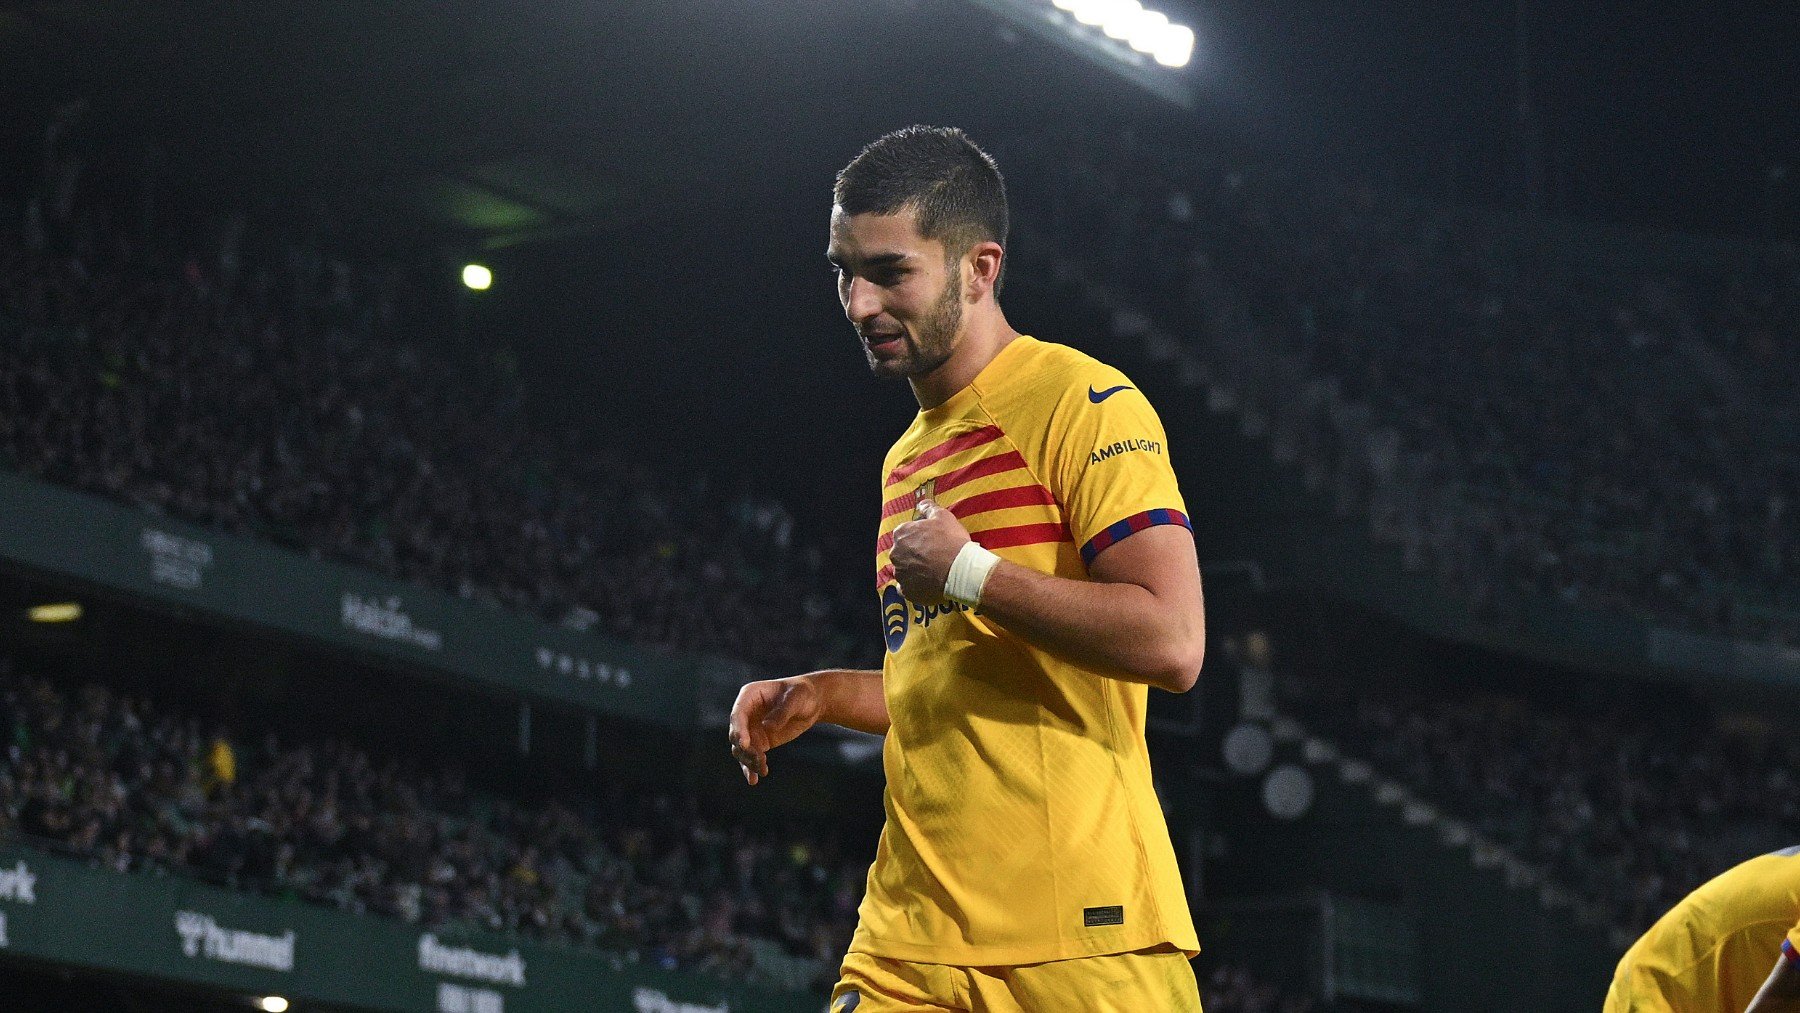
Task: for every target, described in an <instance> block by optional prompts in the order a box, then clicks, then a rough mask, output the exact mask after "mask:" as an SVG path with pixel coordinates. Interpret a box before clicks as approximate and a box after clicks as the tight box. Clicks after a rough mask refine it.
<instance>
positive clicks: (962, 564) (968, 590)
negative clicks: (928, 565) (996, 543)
mask: <svg viewBox="0 0 1800 1013" xmlns="http://www.w3.org/2000/svg"><path fill="white" fill-rule="evenodd" d="M999 565H1000V557H999V556H997V555H995V554H994V553H992V552H989V551H988V550H987V549H984V548H982V547H981V546H980V545H978V544H976V543H975V542H969V543H967V544H965V545H964V546H963V547H962V550H961V551H960V552H958V553H957V554H956V559H955V560H954V561H953V562H952V563H951V564H950V576H949V577H946V578H945V579H944V597H946V598H948V599H950V600H951V601H953V602H955V603H957V604H958V605H967V606H968V607H970V608H974V607H975V606H977V605H980V604H981V588H982V585H984V584H986V583H987V579H988V574H990V573H993V572H994V567H996V566H999Z"/></svg>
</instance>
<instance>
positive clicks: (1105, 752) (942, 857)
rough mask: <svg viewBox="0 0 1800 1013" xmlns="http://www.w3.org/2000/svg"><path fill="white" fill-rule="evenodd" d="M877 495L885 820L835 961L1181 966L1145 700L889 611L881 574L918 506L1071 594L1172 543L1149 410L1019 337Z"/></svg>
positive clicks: (1134, 396) (939, 415)
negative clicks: (1163, 533) (1150, 542)
mask: <svg viewBox="0 0 1800 1013" xmlns="http://www.w3.org/2000/svg"><path fill="white" fill-rule="evenodd" d="M881 481H882V503H883V505H882V510H881V525H880V532H879V534H880V537H879V539H878V541H877V542H876V553H875V555H876V558H875V566H876V578H875V586H876V593H877V594H878V595H879V596H880V600H881V605H882V621H883V632H884V635H885V637H886V641H887V655H886V658H885V660H884V664H883V668H882V683H883V691H884V695H885V697H886V700H887V708H888V717H889V719H890V727H889V729H888V734H887V738H886V741H885V743H884V746H883V751H882V765H883V769H884V771H885V773H886V775H887V790H886V792H885V796H884V806H885V808H886V815H887V823H886V826H885V827H884V828H883V830H882V834H881V841H880V844H879V846H878V848H877V851H876V857H875V863H874V865H873V866H872V867H871V869H870V871H869V880H868V889H867V892H866V893H865V895H864V897H863V902H862V908H861V910H860V911H859V913H858V914H859V920H858V925H857V929H856V934H855V937H854V938H853V940H852V942H851V944H850V949H851V950H852V951H862V952H867V953H872V954H874V955H876V956H881V957H888V958H892V959H895V960H908V961H918V962H925V963H940V964H962V965H968V966H983V965H1018V964H1031V963H1039V962H1042V961H1048V960H1063V959H1068V958H1071V957H1085V956H1095V955H1099V954H1108V953H1122V952H1127V951H1131V950H1138V949H1143V948H1147V947H1151V946H1156V945H1158V944H1162V943H1172V944H1174V946H1175V947H1177V948H1179V949H1181V950H1184V951H1187V952H1188V954H1189V955H1190V956H1191V955H1193V954H1194V953H1197V952H1198V951H1199V942H1198V940H1197V939H1196V937H1195V934H1194V925H1193V920H1192V918H1191V916H1190V915H1189V912H1188V906H1187V898H1186V895H1185V894H1184V892H1183V890H1182V884H1181V874H1180V871H1179V869H1178V868H1177V866H1176V863H1175V851H1174V848H1173V846H1172V845H1171V844H1170V841H1169V831H1168V826H1167V825H1166V824H1165V823H1164V821H1163V814H1162V808H1161V806H1160V804H1159V803H1158V801H1157V797H1156V793H1155V791H1154V789H1153V787H1152V784H1151V777H1150V755H1149V752H1148V750H1147V748H1146V746H1145V742H1144V722H1145V709H1146V704H1147V699H1148V692H1149V688H1148V687H1147V686H1144V685H1142V684H1134V683H1127V682H1123V681H1120V680H1119V679H1114V678H1107V677H1105V676H1103V675H1101V674H1099V673H1097V672H1095V671H1092V670H1089V669H1086V668H1083V667H1081V666H1080V665H1077V664H1074V663H1072V662H1069V661H1065V660H1063V659H1062V658H1059V657H1056V656H1053V655H1051V654H1050V653H1048V652H1046V651H1044V650H1042V649H1040V648H1038V647H1036V646H1034V645H1033V644H1031V643H1029V642H1027V641H1026V640H1024V639H1023V638H1021V637H1018V636H1015V635H1013V634H1011V633H1009V632H1008V631H1007V630H1005V629H1004V628H1002V627H1001V626H999V625H998V624H997V623H995V622H994V621H993V620H991V619H988V618H986V617H984V616H982V615H981V614H980V612H979V611H971V610H969V609H967V608H965V607H963V606H961V605H957V604H955V603H952V602H946V603H944V604H943V605H936V606H930V605H919V604H915V603H912V602H909V601H907V600H906V598H905V597H904V596H903V595H902V594H901V592H900V586H899V584H898V583H896V582H895V580H894V571H893V566H892V564H891V562H890V559H889V550H890V549H891V547H892V544H893V531H894V528H896V527H898V526H899V525H900V524H902V523H904V522H905V521H907V520H911V519H913V518H914V516H915V511H914V506H915V503H916V501H917V499H918V497H919V495H920V494H921V493H922V492H926V493H929V495H930V496H931V497H932V498H933V500H934V501H935V502H936V503H937V504H938V505H939V506H941V507H944V508H946V509H948V510H949V511H950V512H951V513H952V514H955V515H956V517H957V519H958V520H959V521H961V522H962V524H963V525H964V526H965V527H966V528H967V529H968V530H969V532H970V534H971V536H972V537H973V538H974V539H975V541H977V542H979V543H980V544H982V545H983V546H985V547H987V548H988V549H990V550H992V551H994V552H996V553H998V554H999V555H1000V556H1001V557H1002V558H1004V559H1007V560H1009V561H1011V562H1013V563H1017V564H1019V565H1021V566H1028V567H1030V568H1032V569H1034V570H1037V571H1039V572H1042V573H1048V574H1054V575H1055V576H1058V577H1065V578H1070V579H1075V580H1086V579H1088V573H1087V565H1088V563H1089V562H1091V561H1092V560H1093V559H1094V558H1095V557H1096V556H1098V554H1099V553H1100V552H1102V551H1104V550H1105V549H1106V548H1107V547H1108V546H1110V545H1112V544H1113V543H1115V542H1117V541H1119V540H1121V539H1123V538H1127V537H1129V536H1130V535H1132V534H1133V533H1135V532H1137V531H1141V530H1143V529H1144V528H1146V527H1149V526H1152V525H1158V524H1179V525H1182V526H1184V527H1188V528H1189V530H1192V528H1191V526H1190V525H1189V522H1188V518H1187V514H1186V504H1185V503H1183V501H1182V498H1181V492H1180V490H1179V488H1178V487H1177V485H1176V481H1175V472H1174V470H1173V469H1172V468H1171V467H1170V463H1169V450H1168V440H1167V437H1166V435H1165V434H1164V431H1163V426H1162V422H1161V420H1160V419H1158V418H1157V415H1156V412H1155V411H1154V410H1153V409H1152V408H1151V406H1150V402H1149V401H1148V400H1146V399H1145V397H1144V395H1143V394H1142V393H1141V392H1139V391H1138V390H1137V389H1136V388H1135V386H1134V385H1133V384H1132V382H1131V381H1130V380H1129V379H1128V378H1126V376H1125V375H1124V374H1123V373H1121V372H1119V371H1118V370H1117V369H1114V368H1112V367H1110V366H1107V365H1105V364H1104V363H1101V362H1099V361H1098V360H1096V359H1094V358H1092V357H1090V356H1088V355H1086V354H1084V353H1082V352H1080V351H1077V350H1075V349H1073V348H1070V347H1067V346H1065V345H1058V344H1053V343H1050V342H1043V341H1038V340H1036V339H1035V338H1031V337H1025V336H1021V337H1017V338H1014V339H1013V340H1012V341H1010V342H1008V343H1007V344H1006V345H1005V346H1003V347H1002V348H1001V350H1000V352H999V354H998V355H996V356H995V358H994V359H993V361H991V362H989V363H988V364H987V366H985V367H984V368H983V369H982V370H981V372H980V373H979V374H978V375H977V376H976V377H975V379H974V380H973V381H972V382H970V384H969V385H968V386H967V387H965V388H963V389H962V390H961V391H959V392H958V393H957V394H956V395H955V396H953V397H951V398H950V400H948V401H946V402H944V403H943V404H941V405H938V406H937V407H934V408H930V409H927V410H925V411H921V412H919V414H918V417H917V418H915V419H914V420H913V423H912V425H911V426H909V427H908V428H907V430H906V432H905V433H904V434H903V435H902V436H901V437H900V439H899V441H898V442H896V443H895V444H894V446H893V449H892V450H890V451H889V452H888V455H887V459H886V460H885V461H884V462H883V465H882V476H881Z"/></svg>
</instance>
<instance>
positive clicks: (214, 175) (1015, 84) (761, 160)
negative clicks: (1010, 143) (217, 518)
mask: <svg viewBox="0 0 1800 1013" xmlns="http://www.w3.org/2000/svg"><path fill="white" fill-rule="evenodd" d="M926 52H929V53H930V54H931V55H930V57H929V58H926V57H925V56H924V55H923V54H924V53H926ZM0 61H4V62H5V64H6V65H7V66H8V68H9V74H8V78H9V83H8V84H6V85H4V86H0V88H4V89H6V90H7V91H11V92H12V93H13V94H12V95H11V96H10V97H9V100H8V107H9V108H12V109H27V110H31V109H42V110H44V111H45V112H46V113H47V111H48V110H49V109H51V108H54V107H55V106H56V105H58V104H60V103H62V102H66V101H69V100H72V99H75V98H81V97H86V98H89V99H90V100H92V103H93V110H92V112H91V114H90V115H91V116H92V117H93V118H96V119H99V120H100V121H101V123H102V124H103V125H104V129H106V130H107V131H108V135H109V136H111V137H119V136H122V135H124V134H127V133H129V132H130V131H132V130H133V129H137V130H140V131H142V132H143V133H144V134H146V135H150V136H154V137H155V138H156V139H157V141H158V143H159V144H161V145H164V146H165V147H167V148H168V149H169V157H170V158H171V159H172V160H174V161H175V162H176V164H178V165H180V166H182V167H183V168H186V169H189V170H190V171H191V172H192V173H193V174H194V178H195V179H196V181H197V183H198V184H199V185H201V186H205V187H209V188H217V189H218V190H220V191H221V192H224V193H229V194H237V195H240V196H243V197H245V198H247V199H264V200H267V199H291V198H292V197H295V196H302V195H303V196H306V197H322V198H325V199H327V200H330V201H331V202H332V203H333V204H334V205H335V206H337V207H339V208H340V209H341V210H343V211H345V212H348V213H349V215H350V216H352V217H354V218H356V219H358V220H360V221H362V222H363V223H365V224H368V225H373V226H380V225H383V224H387V225H411V226H418V225H425V226H428V227H434V228H441V229H446V230H450V231H452V232H455V233H461V234H463V235H464V236H465V237H466V238H471V239H476V240H478V241H480V242H485V243H486V244H488V245H491V246H504V245H510V244H515V243H518V242H522V241H530V240H533V239H537V238H544V237H553V236H558V235H569V234H578V233H585V232H606V231H610V230H612V229H615V228H618V227H620V226H623V225H626V224H628V223H629V222H630V221H631V220H633V218H634V217H636V216H639V215H640V214H642V213H643V211H644V209H645V208H646V207H647V206H648V205H649V204H651V203H652V202H681V201H683V200H686V199H688V198H689V196H690V195H692V194H694V193H695V192H697V191H698V190H707V191H718V190H721V189H726V190H733V189H740V188H749V189H752V190H754V189H755V188H757V187H761V186H766V185H770V184H771V182H773V181H777V180H779V179H780V178H782V176H784V175H785V172H784V170H790V169H791V170H793V171H794V172H804V173H806V177H807V178H808V179H809V180H810V181H811V182H810V183H809V184H808V185H811V186H817V185H819V182H818V181H819V180H820V179H821V178H824V179H826V180H828V179H829V175H828V173H829V172H830V171H831V170H832V169H835V167H836V166H837V165H840V164H842V161H843V160H844V159H845V158H847V157H848V155H849V154H852V153H854V150H855V147H854V145H855V144H857V143H860V142H861V141H864V140H867V139H868V138H869V137H872V136H874V135H875V134H878V133H880V132H882V131H884V130H887V129H891V128H892V127H894V126H899V125H903V124H904V123H906V122H912V121H914V120H915V119H923V118H927V117H929V116H931V115H932V114H934V113H935V114H938V115H939V116H940V117H941V118H946V119H947V118H951V117H954V118H956V120H957V121H958V122H960V123H964V124H967V121H968V120H969V119H970V118H971V117H969V116H968V115H964V114H966V113H967V111H968V110H970V109H971V108H982V107H984V106H992V105H993V103H991V102H983V101H982V98H983V96H991V95H994V94H996V93H1004V96H1005V100H1006V102H1005V104H1006V109H1007V112H1008V113H1009V115H1011V116H1014V117H1018V116H1031V115H1034V114H1035V113H1037V112H1039V111H1043V110H1049V109H1056V110H1058V111H1059V112H1062V113H1065V114H1066V113H1067V112H1068V111H1069V109H1070V107H1071V105H1074V106H1077V107H1078V106H1079V105H1080V103H1082V102H1083V101H1087V102H1093V103H1095V108H1096V109H1098V108H1108V109H1110V111H1111V112H1112V113H1113V114H1117V113H1118V112H1120V110H1121V107H1123V106H1127V105H1132V104H1136V105H1138V106H1140V107H1141V106H1143V105H1144V104H1146V103H1147V102H1148V101H1149V100H1147V99H1146V98H1144V97H1143V96H1135V95H1132V94H1131V89H1130V88H1129V87H1128V86H1126V85H1124V84H1122V83H1120V82H1117V81H1108V80H1106V75H1105V74H1103V73H1100V72H1098V71H1094V70H1092V69H1086V70H1080V71H1078V70H1076V69H1073V68H1070V67H1068V66H1065V65H1064V63H1065V61H1062V60H1061V59H1060V58H1059V56H1058V55H1057V54H1056V53H1055V52H1053V51H1052V50H1051V49H1049V48H1048V47H1045V46H1043V45H1042V44H1041V43H1036V42H1030V43H1025V44H1020V40H1019V39H1017V38H1016V37H1009V32H1008V31H1007V29H1005V28H1004V27H1003V24H1002V22H1001V21H1000V20H999V19H997V18H995V17H994V16H993V15H992V14H991V13H988V12H986V11H983V10H981V9H979V8H976V7H974V6H973V5H970V4H967V3H964V2H962V0H868V2H865V3H858V4H843V3H832V2H828V0H790V2H784V3H768V2H751V0H693V2H687V3H679V4H678V3H642V2H638V3H633V2H625V3H617V2H596V0H579V2H567V0H550V2H545V3H537V4H532V5H528V6H526V7H513V6H511V5H504V4H492V3H477V2H474V0H438V2H432V3H422V2H416V0H415V2H402V3H392V4H381V5H365V4H349V3H317V2H306V0H265V2H262V3H258V4H255V5H244V4H230V3H197V2H181V3H159V4H109V3H101V2H96V0H34V2H10V3H6V2H0ZM965 68H966V72H965ZM1081 75H1085V76H1081ZM1070 81H1074V82H1075V83H1076V84H1077V87H1074V88H1071V87H1070V86H1069V82H1070ZM888 82H891V83H892V87H891V88H889V87H885V85H886V83H888ZM852 96H854V97H852ZM29 119H30V123H29V124H16V125H15V129H32V130H41V129H42V123H43V118H42V117H38V116H33V117H29ZM852 138H855V140H851V139H852ZM821 170H822V171H823V172H825V173H826V174H827V175H825V176H823V177H821V176H820V175H819V173H820V172H821ZM789 178H794V177H791V176H790V177H789ZM722 180H723V181H727V182H728V184H729V185H728V186H726V187H721V186H720V183H721V181H722Z"/></svg>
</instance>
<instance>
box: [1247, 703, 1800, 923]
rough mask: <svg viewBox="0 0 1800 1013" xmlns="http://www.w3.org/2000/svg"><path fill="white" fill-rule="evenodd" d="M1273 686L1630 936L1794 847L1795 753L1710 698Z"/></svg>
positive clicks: (1321, 729)
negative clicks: (1718, 711) (1549, 697)
mask: <svg viewBox="0 0 1800 1013" xmlns="http://www.w3.org/2000/svg"><path fill="white" fill-rule="evenodd" d="M1278 685H1279V687H1280V691H1281V695H1282V698H1283V700H1284V705H1283V706H1284V709H1286V710H1288V711H1289V712H1290V713H1293V714H1295V715H1296V716H1298V717H1301V718H1302V719H1303V720H1304V721H1305V723H1306V725H1307V727H1308V729H1309V730H1310V731H1312V732H1314V733H1315V734H1320V735H1324V736H1326V737H1327V738H1331V739H1334V740H1336V741H1337V742H1338V743H1339V745H1340V746H1341V747H1342V748H1343V749H1344V751H1345V753H1346V754H1347V755H1352V756H1357V757H1360V758H1363V759H1366V760H1369V761H1371V762H1372V763H1374V764H1375V766H1376V767H1377V768H1378V769H1380V770H1382V771H1383V772H1384V773H1386V774H1387V775H1388V776H1390V777H1393V778H1396V779H1398V780H1400V781H1401V782H1402V783H1404V784H1406V785H1408V786H1409V787H1410V788H1411V789H1412V790H1413V791H1415V792H1416V793H1417V794H1418V795H1419V796H1420V797H1421V798H1423V799H1425V800H1427V801H1429V802H1431V803H1433V804H1434V805H1436V806H1437V807H1438V808H1439V809H1440V810H1442V811H1443V812H1444V813H1446V814H1447V815H1450V816H1452V817H1454V818H1456V819H1460V820H1463V821H1465V822H1467V823H1468V824H1469V826H1470V827H1471V828H1472V829H1474V830H1476V831H1478V832H1479V833H1481V834H1483V835H1484V836H1486V837H1487V838H1488V839H1490V840H1492V841H1495V842H1496V843H1499V844H1501V845H1503V846H1505V847H1506V848H1507V849H1509V850H1510V851H1512V852H1513V853H1514V854H1516V855H1518V856H1519V857H1520V858H1521V859H1523V860H1525V861H1526V862H1529V863H1532V864H1533V865H1536V866H1538V867H1539V868H1542V869H1543V870H1545V872H1546V873H1547V874H1548V875H1549V876H1550V878H1551V879H1552V881H1553V882H1555V883H1558V884H1560V885H1562V886H1563V887H1565V888H1568V889H1570V890H1572V891H1573V892H1575V893H1576V894H1577V895H1579V896H1581V897H1583V898H1584V899H1586V900H1587V901H1589V902H1591V903H1595V904H1597V905H1599V907H1600V909H1601V911H1602V912H1603V913H1604V914H1605V915H1606V917H1607V919H1608V921H1609V922H1610V923H1611V924H1612V925H1615V926H1619V927H1622V928H1624V929H1627V930H1630V931H1631V932H1633V933H1636V932H1641V931H1642V930H1643V929H1645V928H1647V927H1648V926H1649V925H1650V924H1651V923H1652V922H1654V921H1655V920H1656V919H1657V918H1658V917H1660V916H1661V915H1662V913H1663V912H1664V911H1667V910H1668V909H1669V908H1670V907H1671V906H1672V905H1673V904H1674V903H1675V902H1676V901H1678V900H1680V899H1681V898H1682V897H1684V896H1686V894H1687V893H1688V892H1689V891H1691V890H1693V889H1694V888H1695V887H1697V886H1699V885H1700V884H1701V883H1703V882H1705V881H1706V880H1708V879H1710V878H1712V877H1713V876H1714V875H1716V874H1717V873H1718V872H1719V871H1720V870H1721V869H1725V868H1728V867H1730V866H1732V865H1735V864H1736V863H1738V862H1740V861H1743V860H1744V859H1745V858H1748V857H1750V856H1752V855H1756V854H1762V853H1766V852H1769V851H1773V850H1775V849H1777V848H1781V847H1786V846H1788V845H1790V844H1792V843H1794V842H1795V841H1796V840H1800V778H1796V776H1795V774H1794V771H1796V770H1800V749H1797V748H1796V747H1795V746H1794V744H1793V743H1792V742H1791V741H1790V738H1789V737H1788V736H1786V735H1784V734H1782V731H1783V730H1782V729H1780V728H1777V727H1774V726H1773V725H1769V724H1763V723H1757V722H1748V721H1736V722H1733V721H1727V722H1724V723H1721V722H1719V721H1715V720H1713V719H1712V717H1711V715H1710V713H1709V712H1708V710H1707V708H1705V707H1703V706H1676V705H1672V704H1671V705H1668V706H1655V707H1644V706H1638V705H1637V702H1636V701H1623V702H1622V703H1621V704H1619V705H1617V706H1613V707H1608V708H1603V709H1596V708H1577V707H1558V706H1553V705H1551V704H1550V703H1548V702H1546V698H1545V696H1544V695H1543V694H1541V693H1531V692H1528V691H1525V690H1519V691H1517V692H1502V691H1484V692H1479V693H1471V692H1467V691H1464V690H1463V689H1462V688H1461V687H1459V686H1454V685H1447V686H1441V687H1435V688H1419V687H1409V688H1405V689H1400V688H1390V689H1382V688H1378V687H1375V686H1372V685H1370V684H1369V682H1368V681H1367V680H1359V679H1355V678H1353V677H1350V676H1346V675H1344V674H1341V673H1337V672H1329V673H1327V672H1326V671H1325V670H1324V669H1321V670H1320V671H1309V672H1305V673H1301V672H1296V671H1284V672H1281V674H1280V678H1279V682H1278Z"/></svg>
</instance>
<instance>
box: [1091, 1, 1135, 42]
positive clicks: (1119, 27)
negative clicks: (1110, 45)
mask: <svg viewBox="0 0 1800 1013" xmlns="http://www.w3.org/2000/svg"><path fill="white" fill-rule="evenodd" d="M1143 16H1144V5H1143V4H1141V3H1138V0H1114V2H1113V5H1112V9H1111V10H1108V11H1107V12H1106V20H1105V21H1102V22H1101V23H1100V30H1101V31H1102V32H1105V33H1106V37H1107V38H1109V39H1118V40H1119V41H1120V42H1123V41H1125V40H1126V39H1129V38H1131V33H1132V30H1133V29H1135V28H1137V23H1138V19H1139V18H1141V17H1143Z"/></svg>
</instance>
